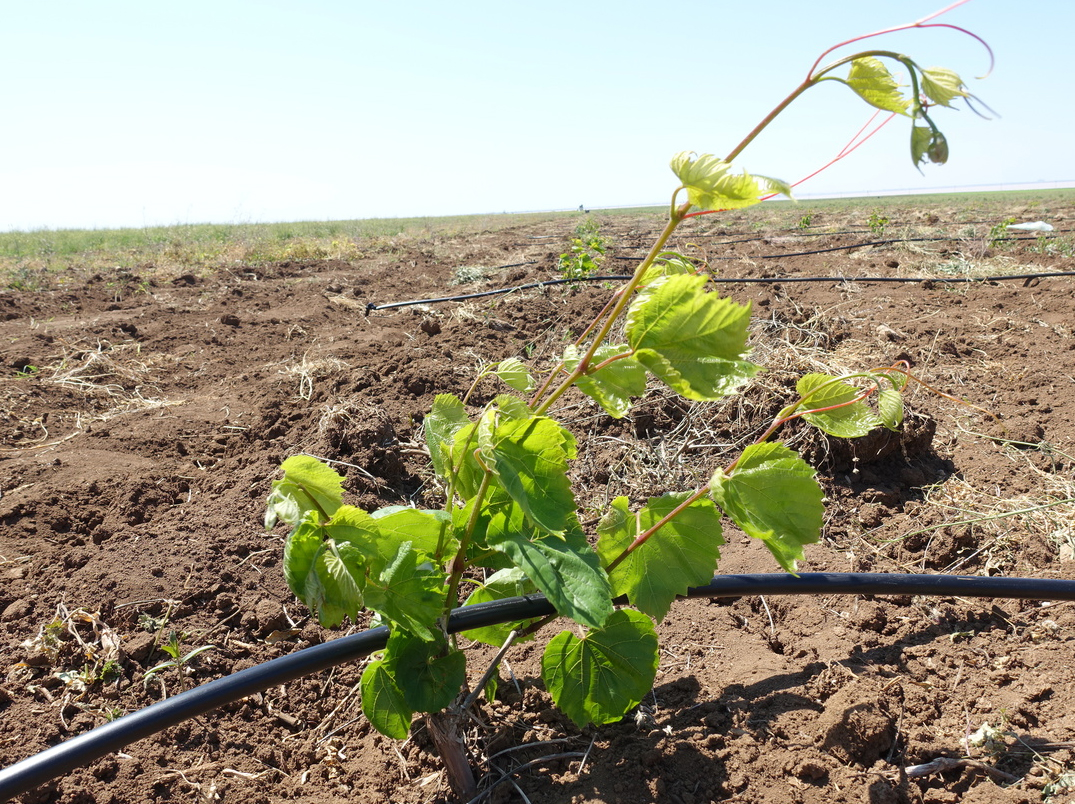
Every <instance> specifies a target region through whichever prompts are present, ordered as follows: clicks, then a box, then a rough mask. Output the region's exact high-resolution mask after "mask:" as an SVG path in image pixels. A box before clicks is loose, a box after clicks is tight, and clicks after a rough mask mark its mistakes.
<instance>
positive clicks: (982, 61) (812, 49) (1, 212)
mask: <svg viewBox="0 0 1075 804" xmlns="http://www.w3.org/2000/svg"><path fill="white" fill-rule="evenodd" d="M942 5H943V2H941V0H903V1H902V2H899V3H896V2H889V3H864V2H861V0H826V2H824V3H808V2H802V0H758V1H757V2H752V3H730V2H716V1H715V0H698V1H697V2H694V3H684V4H680V5H674V4H669V3H667V2H660V3H658V2H630V1H629V0H624V1H623V2H617V3H612V2H605V1H604V0H598V1H595V2H587V1H586V0H570V1H568V0H552V1H551V2H542V3H522V2H503V1H502V2H495V3H494V2H461V3H456V4H452V3H445V2H426V0H414V1H413V2H408V3H384V2H379V3H372V2H342V1H340V0H322V1H321V2H318V1H317V0H311V1H310V2H305V3H301V4H300V3H295V2H293V0H287V1H286V2H284V1H283V0H279V1H278V0H258V1H257V2H253V1H252V0H212V2H208V1H207V0H192V1H191V2H185V3H182V4H179V3H170V4H164V3H156V2H152V3H150V2H144V0H140V2H114V1H113V0H97V1H96V2H93V3H89V2H81V1H79V2H74V0H70V1H69V2H51V1H50V0H40V1H39V2H32V3H26V2H22V3H16V2H14V0H3V2H2V5H0V8H2V10H3V13H2V15H0V25H2V30H3V34H4V36H3V47H0V82H2V87H3V89H2V97H3V101H4V105H5V107H6V108H5V111H6V114H5V120H4V125H3V127H2V128H0V152H2V154H3V161H2V163H0V164H2V166H0V230H8V229H28V228H65V227H116V226H143V225H154V224H176V223H197V222H207V221H209V222H248V221H279V220H324V219H346V218H365V217H396V216H418V215H448V214H464V213H484V212H503V211H522V210H538V209H562V208H572V207H577V206H578V205H579V204H586V205H587V206H591V207H601V206H616V205H633V204H658V203H664V202H665V201H666V200H667V199H668V198H669V197H670V194H671V191H672V190H673V189H674V187H675V179H674V177H673V175H672V174H671V172H670V171H669V170H668V161H669V159H670V158H671V156H672V155H673V154H674V153H676V152H677V151H681V150H694V151H698V152H712V153H716V154H718V155H721V156H723V155H724V154H725V153H727V152H728V150H730V149H731V147H732V146H733V145H734V144H735V143H737V142H738V141H739V140H740V139H741V138H742V136H743V135H744V134H745V133H746V132H747V131H749V130H750V128H752V127H753V126H754V124H755V123H756V122H757V121H758V120H759V119H761V117H763V116H764V114H765V113H766V112H767V111H768V110H769V109H770V108H771V107H772V106H773V105H775V104H776V103H777V102H778V101H779V100H780V99H781V98H783V97H784V95H786V94H787V92H788V91H790V90H791V89H792V87H794V86H795V85H796V84H797V83H798V82H799V81H800V80H801V79H802V78H803V77H804V76H805V74H806V71H807V70H808V68H809V67H810V65H811V64H812V63H813V61H814V59H815V58H816V57H817V56H818V55H820V53H821V52H822V51H823V50H824V49H825V48H826V47H828V46H829V45H832V44H835V43H836V42H838V41H840V40H842V39H846V38H849V37H851V36H854V35H856V34H860V33H866V32H869V31H873V30H877V29H879V28H883V27H888V26H890V25H896V24H900V23H905V22H911V21H913V20H915V19H917V18H920V17H923V16H925V15H927V14H929V13H931V12H933V11H936V10H938V9H939V8H941V7H942ZM937 21H938V22H948V23H951V24H955V25H961V26H964V27H967V28H970V29H971V30H973V31H975V32H976V33H978V34H979V35H981V36H982V37H983V38H985V39H986V40H988V41H989V43H990V44H991V45H992V46H993V49H994V51H995V53H996V58H997V66H996V69H995V71H994V73H993V75H992V76H990V77H989V78H988V79H986V80H984V81H979V80H976V79H975V78H974V76H976V75H981V74H982V73H983V72H984V71H985V69H986V67H987V65H988V57H987V54H986V53H985V51H984V50H983V49H981V47H980V46H979V45H977V44H976V43H975V42H974V41H973V40H971V39H969V38H967V37H963V36H960V35H958V34H956V33H955V32H951V31H944V30H929V31H916V32H913V33H904V34H899V35H897V36H893V37H891V38H888V39H887V40H873V41H872V46H876V47H885V48H888V49H893V50H901V51H902V52H905V53H907V54H908V55H910V56H911V57H912V58H915V59H916V60H917V61H919V62H920V63H922V64H924V65H927V66H945V67H950V68H952V69H954V70H956V71H957V72H959V73H960V74H961V75H962V76H963V78H964V79H965V80H966V82H967V83H968V85H969V86H970V88H971V90H972V91H973V92H974V93H975V94H977V95H979V96H980V97H981V98H983V99H984V100H985V101H986V102H987V103H988V104H989V105H990V106H991V107H992V108H993V109H994V110H996V112H998V113H999V114H1000V115H1001V117H1000V118H999V119H994V120H991V121H986V120H981V119H979V118H978V117H975V116H974V115H973V114H972V113H971V112H970V111H969V110H967V109H966V108H965V107H964V108H961V109H960V111H958V112H946V110H940V111H938V114H937V117H936V119H937V121H938V123H939V124H940V126H941V128H942V129H943V130H944V131H945V133H946V134H947V135H948V139H949V143H950V147H951V159H950V161H949V163H948V164H947V165H945V166H943V167H938V166H927V167H926V168H925V169H924V173H925V175H924V176H923V175H920V174H919V173H918V171H916V170H915V169H914V167H913V166H912V165H911V161H910V157H909V155H908V154H909V149H908V144H907V142H908V136H909V135H908V127H909V121H907V120H905V119H901V120H896V121H893V122H892V123H891V124H889V126H888V127H887V128H886V129H885V130H884V131H883V132H882V133H881V134H879V135H878V136H877V137H875V138H874V139H873V140H871V141H870V142H869V143H868V144H866V145H865V146H863V147H862V148H861V149H860V150H859V151H857V152H856V153H855V154H854V155H853V156H851V157H849V158H848V159H846V160H844V161H843V162H841V163H840V164H838V165H836V166H834V167H833V168H831V169H830V170H829V171H827V172H826V173H824V174H822V175H821V176H819V177H817V178H816V179H814V180H812V181H811V182H810V183H808V184H806V185H804V186H803V187H802V188H801V192H802V193H803V194H819V193H826V192H861V193H870V192H879V191H884V190H892V189H910V188H921V189H922V190H930V189H932V188H949V187H964V186H969V185H993V184H1010V183H1021V182H1039V181H1046V182H1053V181H1066V180H1075V156H1073V153H1072V148H1071V141H1072V139H1073V134H1072V129H1073V125H1075V121H1073V119H1072V116H1073V108H1075V105H1073V103H1072V100H1073V97H1072V90H1071V85H1070V76H1071V74H1072V71H1073V68H1072V65H1071V64H1070V63H1069V62H1068V61H1067V59H1068V56H1066V55H1065V54H1068V53H1070V42H1069V41H1068V40H1069V37H1070V34H1071V31H1073V30H1075V4H1073V3H1071V2H1069V0H1043V1H1042V2H1038V3H1027V4H1012V3H1010V2H1001V0H971V2H969V3H967V4H966V5H964V6H961V7H960V8H957V9H955V10H954V11H952V12H951V13H950V14H948V15H946V16H945V17H943V18H941V19H939V20H937ZM870 114H871V110H870V109H869V107H867V106H866V105H865V104H863V103H862V102H861V101H858V100H857V99H856V98H855V97H854V96H853V95H852V94H851V92H850V91H849V90H848V89H846V88H845V87H842V86H839V85H836V84H829V85H826V86H821V87H818V88H817V89H815V90H812V91H811V92H810V93H807V95H806V96H805V97H804V98H802V99H800V100H799V101H797V103H796V104H795V105H794V106H793V107H792V108H791V110H790V111H789V113H788V114H787V115H786V116H785V117H784V118H783V119H781V120H778V121H777V123H776V124H775V125H774V126H773V127H772V129H771V130H770V131H769V132H767V133H766V134H765V135H763V137H762V138H761V139H759V140H758V141H757V142H756V143H755V144H754V145H753V146H751V147H750V148H749V149H748V150H747V151H746V152H745V153H744V154H743V156H742V157H740V159H739V160H737V164H738V165H740V166H742V167H744V168H747V169H749V170H751V171H754V172H757V173H762V174H766V175H772V176H776V177H779V178H782V179H785V180H788V181H794V180H796V179H798V178H800V177H801V176H803V175H806V174H807V173H809V172H811V171H812V170H814V169H816V168H817V167H819V166H820V165H821V164H823V163H824V162H826V161H827V160H828V159H829V158H831V157H832V156H834V155H835V154H836V152H837V151H838V150H839V149H840V148H841V146H843V144H844V143H845V142H846V141H847V140H848V139H850V138H851V136H852V135H853V134H854V133H855V132H856V131H857V130H858V128H859V127H860V126H861V125H863V124H864V123H865V122H866V120H867V119H868V118H869V116H870Z"/></svg>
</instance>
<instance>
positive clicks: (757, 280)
mask: <svg viewBox="0 0 1075 804" xmlns="http://www.w3.org/2000/svg"><path fill="white" fill-rule="evenodd" d="M867 245H868V244H867ZM847 248H858V246H847ZM822 250H823V251H833V250H834V249H822ZM818 253H820V252H816V251H802V252H799V253H797V254H776V255H768V256H766V257H762V259H769V258H775V257H798V256H801V255H803V254H818ZM615 259H618V260H631V261H634V259H635V258H634V257H616V258H615ZM717 259H738V258H737V257H718V258H717ZM1060 276H1075V271H1047V272H1040V273H1033V274H998V275H995V276H947V277H946V276H751V277H739V278H732V277H723V276H711V277H710V278H709V281H710V282H720V283H722V284H732V285H734V284H737V283H738V284H744V285H749V284H774V285H775V284H780V283H782V282H840V283H842V282H898V283H911V284H915V285H920V284H922V283H923V282H940V283H945V284H958V283H960V282H1001V281H1004V280H1011V279H1022V280H1023V281H1025V282H1029V281H1030V280H1031V279H1049V278H1051V277H1060ZM630 278H631V276H630V275H627V274H613V275H609V276H583V277H578V278H576V279H546V280H545V281H543V282H530V283H529V284H526V285H515V286H514V287H510V288H498V289H497V290H485V291H482V292H481V293H466V294H464V295H462V296H441V297H440V298H437V299H413V300H411V301H399V302H390V303H389V304H375V303H374V302H370V303H369V304H367V305H366V315H367V316H368V315H369V314H370V313H371V312H372V311H374V310H391V309H392V308H395V307H412V306H414V305H416V304H439V303H441V302H450V301H465V300H467V299H478V298H481V297H483V296H496V295H499V294H503V293H514V292H515V291H517V290H529V289H531V288H542V287H547V286H549V285H569V284H571V283H575V282H602V281H604V282H624V281H626V280H628V279H630Z"/></svg>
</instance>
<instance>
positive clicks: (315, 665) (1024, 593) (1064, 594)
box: [0, 572, 1075, 802]
mask: <svg viewBox="0 0 1075 804" xmlns="http://www.w3.org/2000/svg"><path fill="white" fill-rule="evenodd" d="M750 595H936V596H944V597H987V598H1022V599H1032V600H1075V580H1070V581H1069V580H1055V579H1039V578H995V577H976V576H961V575H901V574H876V573H828V572H824V573H803V574H801V575H797V576H796V575H785V574H765V575H718V576H717V577H715V578H713V580H712V581H711V582H710V583H709V584H707V585H706V586H700V587H695V588H693V589H689V590H688V591H687V594H686V597H691V598H738V597H744V596H750ZM617 602H624V601H622V600H621V601H617ZM555 613H556V610H555V608H554V607H553V606H552V604H551V603H549V601H548V600H546V599H545V597H544V596H543V595H527V596H525V597H515V598H509V599H506V600H497V601H493V602H492V603H482V604H479V605H476V606H464V607H462V608H460V609H457V610H456V611H455V612H453V613H452V615H451V618H450V620H449V623H448V631H449V632H450V633H458V632H460V631H468V630H470V629H473V628H482V627H486V626H490V625H499V624H502V623H510V622H515V621H518V620H528V619H532V618H535V617H545V616H548V615H550V614H555ZM387 641H388V629H387V628H384V627H381V628H374V629H371V630H368V631H363V632H362V633H359V634H353V635H351V636H345V637H340V638H339V639H334V640H331V641H329V642H325V643H322V644H320V645H314V646H312V647H309V648H304V649H302V650H299V651H296V652H294V653H291V654H289V655H287V656H281V657H280V658H278V659H273V660H271V661H268V662H265V663H263V664H259V665H256V666H254V667H250V668H247V669H246V670H241V671H239V672H238V673H233V674H232V675H229V676H225V677H224V678H219V679H216V680H215V681H209V682H207V683H205V684H202V685H201V686H199V687H195V688H194V689H191V690H187V691H186V692H183V693H181V694H179V695H175V696H173V697H171V698H167V699H166V700H163V701H160V702H158V703H155V704H152V705H151V706H148V707H146V708H145V709H140V710H139V711H137V712H132V713H131V714H129V715H125V716H124V717H121V718H119V719H117V720H114V721H112V722H110V723H106V724H104V725H102V726H98V727H97V728H95V729H92V730H91V731H88V732H85V733H84V734H80V735H78V736H77V737H72V738H71V739H70V740H67V741H65V742H62V743H60V744H59V745H55V746H53V747H52V748H48V749H46V750H44V751H42V752H41V753H39V754H35V755H34V756H31V757H27V758H26V759H24V760H22V761H20V762H17V763H16V764H14V765H12V766H11V767H8V768H4V769H3V770H0V802H2V801H7V800H8V799H9V798H11V797H13V796H17V795H20V794H22V793H25V792H27V791H29V790H31V789H33V788H34V787H37V786H38V785H42V784H44V783H46V782H48V781H50V780H52V779H55V778H57V777H58V776H61V775H63V774H65V773H67V772H69V771H72V770H74V769H75V768H78V767H81V766H83V765H87V764H89V763H90V762H93V761H94V760H96V759H100V758H101V757H103V756H105V755H106V754H109V753H112V752H113V751H118V750H120V749H121V748H123V747H124V746H126V745H129V744H130V743H133V742H135V741H137V740H141V739H144V738H145V737H149V736H150V735H153V734H156V733H157V732H159V731H163V730H164V729H167V728H170V727H172V726H175V725H178V724H179V723H182V722H183V721H185V720H189V719H191V718H195V717H198V716H199V715H202V714H205V713H206V712H209V711H211V710H213V709H216V708H218V707H220V706H224V705H226V704H229V703H233V702H235V701H238V700H241V699H242V698H245V697H247V696H249V695H253V694H255V693H257V692H261V691H263V690H266V689H268V688H270V687H275V686H277V685H279V684H283V683H285V682H288V681H292V680H294V679H296V678H300V677H302V676H308V675H312V674H313V673H318V672H320V671H322V670H327V669H328V668H330V667H333V666H335V665H338V664H343V663H344V662H350V661H355V660H357V659H361V658H363V657H365V656H368V655H370V654H371V653H374V652H376V651H379V650H383V649H384V647H385V645H386V643H387Z"/></svg>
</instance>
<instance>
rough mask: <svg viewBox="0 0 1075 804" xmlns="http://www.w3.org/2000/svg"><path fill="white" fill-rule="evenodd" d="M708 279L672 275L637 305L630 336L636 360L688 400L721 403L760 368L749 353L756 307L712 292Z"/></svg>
mask: <svg viewBox="0 0 1075 804" xmlns="http://www.w3.org/2000/svg"><path fill="white" fill-rule="evenodd" d="M707 281H708V278H707V277H705V276H672V277H669V278H668V279H666V280H664V281H663V282H662V283H661V285H660V286H659V287H657V288H656V290H654V291H653V292H652V293H650V294H648V295H646V296H640V297H639V298H638V299H637V300H636V301H635V302H634V304H632V305H631V308H630V310H629V311H628V315H627V323H626V332H627V340H628V343H629V344H630V345H631V348H633V349H634V350H635V357H636V358H637V359H638V361H639V362H640V363H642V364H643V365H644V366H645V367H646V368H647V369H649V370H650V371H651V372H652V373H653V374H654V375H655V376H656V377H657V378H658V379H660V380H661V381H662V382H664V383H665V384H666V385H668V387H670V388H671V389H672V390H674V391H676V392H677V393H679V394H681V395H683V396H685V397H687V398H688V399H696V400H710V399H720V398H721V397H723V396H726V395H727V394H730V393H732V392H733V391H735V389H736V388H738V387H739V386H740V385H741V384H742V383H744V382H746V380H748V379H750V378H751V377H753V376H754V375H755V374H757V373H758V372H759V371H760V370H761V367H760V366H756V365H754V364H753V363H751V362H750V361H748V360H744V359H742V358H743V356H744V354H745V353H746V351H747V347H746V340H747V326H748V325H749V323H750V305H749V304H747V305H740V304H736V303H735V302H733V301H731V300H730V299H726V298H721V297H720V296H718V295H717V294H715V293H706V292H705V290H704V288H705V284H706V282H707Z"/></svg>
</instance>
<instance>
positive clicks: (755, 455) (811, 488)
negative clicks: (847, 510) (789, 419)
mask: <svg viewBox="0 0 1075 804" xmlns="http://www.w3.org/2000/svg"><path fill="white" fill-rule="evenodd" d="M709 491H710V494H711V495H712V496H713V499H714V500H715V501H716V503H717V505H719V506H720V507H721V508H723V509H724V513H725V514H727V515H728V516H729V517H730V518H731V519H732V521H733V522H735V524H736V525H738V526H739V528H740V529H741V530H742V531H743V532H744V533H746V534H747V535H748V536H753V537H754V538H756V539H761V540H762V541H764V542H765V546H766V547H768V548H769V551H770V552H771V553H772V554H773V556H774V557H775V558H776V560H777V561H778V562H779V563H780V566H782V567H783V568H784V569H785V570H787V571H788V572H795V562H796V561H797V560H800V559H801V558H802V557H803V546H804V545H807V544H811V543H813V542H816V541H817V540H818V538H820V535H821V525H822V520H823V516H824V513H825V507H824V505H823V504H822V500H823V498H824V494H823V493H822V491H821V486H819V485H818V482H817V478H816V476H815V473H814V470H813V468H812V467H811V466H810V464H808V463H806V461H804V460H803V459H802V458H800V457H799V456H798V455H797V454H796V453H795V452H793V451H792V450H790V449H788V448H787V447H785V446H784V445H782V444H775V443H762V444H752V445H751V446H749V447H747V448H746V449H745V450H743V453H742V455H741V456H740V457H739V461H738V462H737V463H736V465H735V468H734V470H733V471H732V474H731V475H730V476H729V475H726V474H725V473H724V471H723V470H718V471H717V472H716V474H714V475H713V478H712V480H710V483H709Z"/></svg>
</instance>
